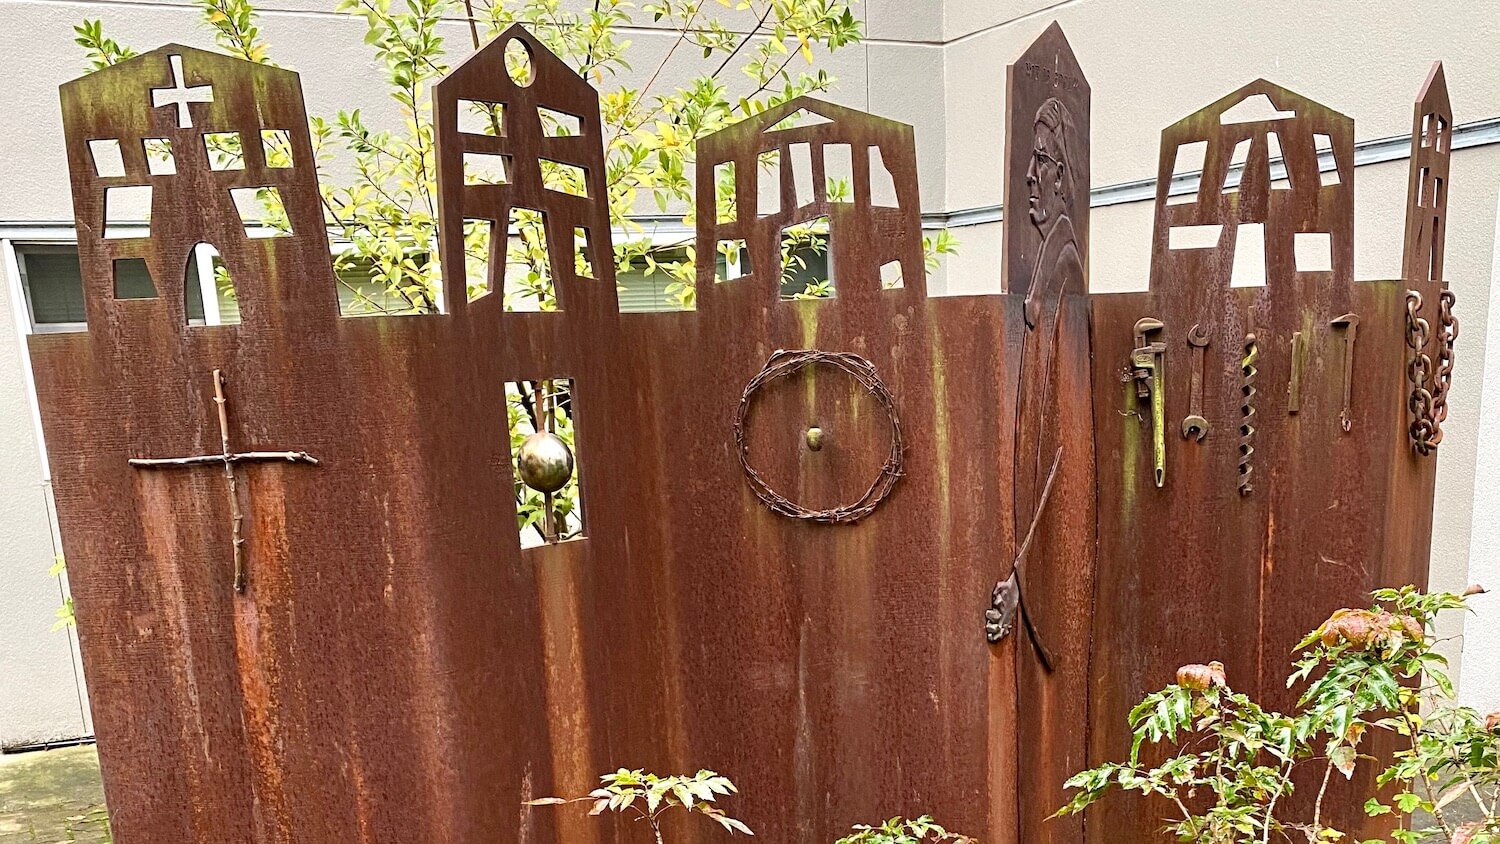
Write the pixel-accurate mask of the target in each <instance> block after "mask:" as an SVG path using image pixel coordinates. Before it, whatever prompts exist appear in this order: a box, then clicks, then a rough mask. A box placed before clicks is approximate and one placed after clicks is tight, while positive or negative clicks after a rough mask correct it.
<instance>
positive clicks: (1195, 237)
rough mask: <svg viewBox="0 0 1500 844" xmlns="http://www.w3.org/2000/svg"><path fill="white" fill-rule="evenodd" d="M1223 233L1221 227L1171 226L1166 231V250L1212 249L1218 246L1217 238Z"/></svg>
mask: <svg viewBox="0 0 1500 844" xmlns="http://www.w3.org/2000/svg"><path fill="white" fill-rule="evenodd" d="M1223 233H1224V227H1223V226H1221V225H1217V224H1216V225H1210V226H1172V227H1171V228H1169V229H1167V248H1168V249H1172V250H1178V249H1213V248H1214V247H1216V246H1218V245H1219V236H1220V235H1222V234H1223Z"/></svg>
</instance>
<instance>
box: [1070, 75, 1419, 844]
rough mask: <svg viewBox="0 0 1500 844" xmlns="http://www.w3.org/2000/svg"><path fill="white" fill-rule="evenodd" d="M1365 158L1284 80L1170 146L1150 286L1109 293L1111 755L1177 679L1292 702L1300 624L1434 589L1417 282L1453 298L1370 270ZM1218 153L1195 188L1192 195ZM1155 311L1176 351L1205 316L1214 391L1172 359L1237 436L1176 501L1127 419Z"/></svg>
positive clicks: (1172, 381)
mask: <svg viewBox="0 0 1500 844" xmlns="http://www.w3.org/2000/svg"><path fill="white" fill-rule="evenodd" d="M1437 78H1439V79H1440V78H1441V76H1440V75H1439V76H1438V77H1437ZM1421 143H1422V138H1421V137H1420V135H1418V136H1414V139H1413V149H1414V156H1415V155H1419V154H1420V144H1421ZM1353 153H1354V132H1353V122H1352V121H1351V120H1349V119H1348V118H1347V117H1344V116H1343V115H1340V114H1337V113H1335V112H1333V111H1332V110H1330V109H1329V108H1327V107H1326V106H1323V105H1320V104H1318V103H1315V102H1312V101H1310V100H1308V99H1306V98H1304V97H1300V96H1298V95H1296V94H1294V93H1292V92H1290V91H1287V90H1286V89H1284V88H1281V87H1279V86H1276V85H1274V84H1272V83H1270V82H1267V81H1264V80H1259V81H1256V82H1253V83H1251V84H1250V85H1247V86H1245V87H1244V88H1242V89H1240V90H1239V91H1236V92H1234V93H1233V94H1231V95H1229V96H1227V97H1225V98H1223V99H1221V100H1219V101H1217V102H1215V103H1213V104H1212V105H1210V106H1208V107H1207V108H1204V109H1203V110H1201V111H1199V112H1196V113H1194V114H1193V115H1191V116H1189V117H1187V118H1185V119H1184V120H1182V121H1180V122H1178V123H1176V124H1174V125H1173V126H1171V127H1169V128H1168V129H1167V130H1166V131H1165V132H1163V134H1162V148H1161V157H1160V167H1159V173H1158V181H1157V186H1158V188H1157V198H1156V228H1155V234H1154V248H1153V252H1152V262H1151V284H1150V291H1149V292H1146V293H1130V294H1115V295H1098V296H1094V297H1093V308H1094V337H1093V339H1094V346H1093V355H1094V383H1095V385H1096V387H1097V391H1096V394H1095V404H1094V418H1095V431H1096V440H1095V441H1096V443H1097V444H1098V449H1099V453H1098V467H1099V487H1098V491H1099V500H1098V511H1097V512H1098V522H1097V527H1098V538H1099V559H1100V560H1101V561H1103V560H1109V561H1112V562H1113V564H1112V565H1107V566H1106V565H1101V566H1100V568H1099V580H1098V589H1097V591H1096V595H1097V601H1096V604H1095V607H1096V611H1097V617H1096V621H1095V624H1094V627H1093V631H1094V639H1093V645H1094V653H1095V654H1096V655H1099V656H1104V655H1108V658H1096V659H1095V660H1094V661H1093V662H1092V664H1091V666H1090V674H1091V677H1092V681H1091V686H1090V689H1091V699H1090V703H1089V722H1090V736H1089V744H1090V757H1091V761H1092V762H1094V763H1099V762H1103V761H1105V760H1107V759H1118V758H1121V756H1122V754H1124V753H1126V752H1128V750H1129V744H1130V742H1129V733H1128V730H1127V729H1126V727H1125V724H1124V721H1123V720H1122V719H1121V718H1120V713H1122V712H1126V711H1128V709H1129V707H1130V706H1131V704H1132V703H1133V702H1135V701H1138V700H1139V699H1140V697H1141V696H1142V695H1143V694H1144V693H1146V692H1148V691H1150V690H1152V689H1156V688H1160V687H1161V686H1162V685H1163V683H1164V682H1165V681H1166V680H1167V679H1168V678H1170V677H1171V672H1172V671H1173V670H1174V669H1175V667H1177V666H1179V665H1183V664H1187V663H1195V662H1202V661H1203V660H1205V659H1208V658H1217V659H1219V660H1221V661H1222V662H1223V663H1224V665H1225V670H1226V671H1227V673H1228V676H1229V680H1230V682H1231V683H1232V684H1233V686H1234V688H1235V689H1237V690H1241V691H1245V692H1248V693H1250V694H1252V695H1254V696H1255V697H1256V698H1257V699H1258V700H1261V701H1263V702H1267V703H1269V704H1270V705H1272V706H1275V707H1278V708H1289V707H1290V706H1292V705H1293V704H1294V703H1295V700H1294V695H1295V692H1293V691H1288V690H1287V689H1286V688H1285V682H1284V681H1285V667H1284V666H1285V664H1286V654H1288V653H1290V652H1291V651H1292V648H1293V646H1294V645H1295V644H1296V641H1297V636H1298V634H1299V632H1300V631H1305V630H1310V629H1312V628H1313V627H1315V626H1316V625H1317V624H1318V623H1319V622H1320V621H1321V620H1322V619H1323V618H1325V617H1326V616H1327V615H1328V613H1329V611H1330V610H1331V609H1333V608H1336V607H1340V606H1359V605H1361V604H1363V603H1364V602H1365V601H1367V599H1368V593H1369V590H1370V589H1372V588H1374V587H1377V586H1383V585H1390V584H1406V583H1415V584H1419V585H1421V584H1425V582H1426V578H1427V553H1428V543H1429V535H1430V530H1431V514H1432V481H1433V475H1432V466H1431V464H1430V462H1429V461H1421V460H1420V459H1419V458H1418V457H1417V456H1416V455H1415V454H1413V452H1412V449H1411V448H1409V447H1407V444H1406V443H1407V439H1408V436H1407V429H1406V424H1405V422H1401V423H1400V424H1395V423H1396V422H1397V421H1398V420H1400V419H1401V416H1400V415H1398V411H1397V408H1404V407H1405V406H1406V403H1407V394H1408V391H1407V382H1406V373H1407V365H1406V364H1407V354H1406V352H1407V346H1406V342H1405V334H1406V322H1405V319H1404V316H1403V315H1404V313H1405V309H1404V308H1403V302H1404V300H1405V297H1406V291H1407V290H1408V289H1415V290H1417V291H1418V292H1421V293H1423V294H1425V295H1427V296H1429V297H1430V296H1432V295H1435V294H1436V290H1437V288H1438V287H1439V282H1438V281H1436V280H1434V279H1431V278H1429V277H1427V276H1419V277H1408V278H1405V279H1403V280H1400V281H1373V282H1355V281H1354V278H1353V248H1354V236H1353V224H1354V214H1353V200H1354V192H1353V185H1352V177H1353V163H1354V162H1353ZM1200 160H1201V162H1202V164H1201V172H1200V173H1197V174H1196V175H1197V176H1198V186H1197V190H1196V192H1194V193H1192V194H1190V195H1186V196H1183V195H1173V194H1171V193H1170V189H1171V187H1172V185H1173V184H1174V179H1175V180H1176V183H1178V184H1180V183H1181V182H1182V181H1183V180H1190V179H1191V178H1192V177H1193V176H1194V175H1195V173H1194V168H1195V167H1197V166H1198V165H1197V163H1196V162H1197V161H1200ZM1184 161H1188V162H1189V163H1187V164H1186V166H1184V163H1183V162H1184ZM1414 162H1415V159H1414ZM1413 166H1414V167H1415V166H1417V165H1416V164H1415V163H1414V165H1413ZM1414 172H1415V171H1414ZM1416 184H1417V183H1416V181H1415V180H1414V182H1413V185H1414V190H1416V187H1415V185H1416ZM1437 228H1440V225H1439V226H1438V227H1437ZM1427 231H1428V232H1429V233H1430V232H1432V231H1434V229H1433V227H1432V226H1430V225H1429V227H1428V229H1427ZM1436 251H1437V254H1439V255H1440V254H1441V237H1440V236H1439V237H1438V238H1437V243H1436ZM1413 263H1415V264H1420V263H1421V262H1420V261H1415V262H1414V261H1413V260H1412V259H1410V257H1409V259H1408V264H1409V265H1410V264H1413ZM1262 279H1263V285H1256V284H1255V282H1256V281H1260V280H1262ZM1146 314H1150V315H1151V316H1152V317H1155V318H1157V319H1159V320H1160V321H1161V323H1163V324H1164V325H1165V326H1166V330H1165V336H1164V338H1163V340H1164V343H1165V346H1166V348H1167V350H1168V352H1167V354H1168V357H1169V358H1171V359H1172V360H1182V359H1183V358H1181V357H1177V356H1181V355H1186V354H1187V352H1188V346H1187V344H1186V343H1185V342H1184V341H1185V339H1186V337H1185V335H1186V333H1187V331H1188V329H1189V328H1190V327H1191V326H1193V325H1194V324H1195V323H1200V324H1202V325H1203V326H1204V327H1205V328H1206V329H1207V330H1208V333H1209V336H1210V338H1211V339H1210V344H1209V345H1208V346H1207V347H1206V348H1205V349H1203V353H1204V356H1205V363H1204V366H1203V380H1202V382H1200V383H1198V384H1196V385H1195V384H1194V383H1193V382H1192V380H1191V375H1190V372H1189V367H1188V366H1176V365H1173V364H1172V363H1171V362H1170V361H1169V363H1168V365H1167V367H1166V375H1165V378H1164V379H1163V381H1162V383H1161V384H1160V386H1161V388H1162V389H1164V390H1165V395H1166V404H1167V407H1168V408H1169V410H1170V409H1171V408H1173V407H1174V406H1175V407H1179V408H1180V407H1184V406H1188V405H1189V402H1190V401H1191V399H1192V396H1193V395H1194V394H1195V391H1196V390H1197V389H1199V388H1201V389H1202V390H1203V395H1202V405H1201V407H1202V410H1201V414H1202V416H1203V417H1204V419H1205V421H1206V424H1208V425H1211V426H1213V427H1214V428H1217V429H1224V430H1232V431H1237V432H1238V437H1214V436H1211V437H1208V438H1207V439H1205V440H1204V441H1202V442H1201V443H1200V442H1192V441H1187V440H1179V439H1175V438H1172V439H1171V440H1170V441H1169V442H1168V443H1167V462H1168V463H1169V465H1170V466H1171V472H1170V474H1169V476H1168V478H1167V482H1166V484H1165V485H1164V486H1163V487H1162V488H1160V489H1158V488H1156V487H1155V485H1154V484H1152V483H1151V481H1150V474H1151V464H1152V460H1151V457H1150V453H1149V452H1150V449H1149V448H1148V446H1147V445H1146V443H1147V430H1146V425H1145V423H1144V421H1142V420H1141V419H1139V417H1137V416H1135V415H1127V414H1134V413H1135V411H1136V407H1137V399H1136V395H1135V391H1134V389H1133V388H1132V387H1131V385H1129V384H1124V385H1121V384H1120V382H1119V377H1118V373H1119V372H1120V371H1121V369H1122V367H1124V366H1126V365H1127V363H1128V361H1130V360H1131V355H1132V350H1133V349H1134V348H1136V347H1137V346H1138V345H1139V343H1138V342H1137V341H1136V340H1135V337H1134V332H1133V331H1132V326H1133V325H1134V323H1135V321H1136V320H1138V319H1140V318H1141V316H1143V315H1146ZM1374 315H1380V316H1378V317H1377V316H1374ZM1356 322H1357V323H1358V341H1357V343H1356V342H1355V335H1354V330H1355V328H1354V326H1355V323H1356ZM1293 341H1296V345H1295V346H1294V342H1293ZM1298 348H1300V349H1301V350H1302V351H1301V353H1300V354H1298V353H1297V352H1296V351H1295V350H1296V349H1298ZM1294 382H1295V389H1291V387H1292V385H1293V383H1294ZM1351 384H1352V385H1353V390H1352V392H1351V391H1350V389H1349V385H1351ZM1147 641H1149V642H1150V645H1149V647H1146V646H1144V643H1145V642H1147ZM1360 776H1363V775H1356V779H1359V777H1360ZM1361 784H1363V783H1356V784H1350V783H1344V782H1339V783H1335V784H1333V785H1331V786H1330V792H1331V793H1332V792H1334V791H1337V792H1338V793H1339V794H1346V793H1348V794H1352V793H1354V792H1353V789H1354V788H1356V787H1359V786H1360V785H1361ZM1345 789H1349V791H1344V790H1345ZM1303 792H1307V793H1306V794H1304V793H1303ZM1314 792H1316V785H1315V784H1314V785H1311V786H1309V787H1306V788H1301V789H1299V791H1298V793H1299V797H1298V799H1310V798H1309V795H1310V794H1311V793H1314ZM1326 805H1333V806H1340V807H1345V808H1347V811H1346V813H1345V814H1343V815H1341V816H1340V817H1339V818H1338V820H1337V821H1330V823H1333V824H1334V825H1336V826H1338V827H1339V828H1340V829H1345V830H1347V831H1349V832H1350V834H1351V836H1353V837H1356V838H1358V837H1367V836H1368V835H1376V834H1379V831H1380V823H1379V821H1378V820H1372V819H1368V818H1363V817H1361V813H1360V812H1359V811H1358V807H1357V806H1355V805H1353V803H1352V802H1351V800H1347V799H1344V798H1343V797H1339V796H1334V797H1330V798H1329V800H1328V803H1327V804H1326ZM1163 811H1165V810H1163ZM1163 811H1158V807H1156V806H1151V805H1143V804H1140V803H1135V804H1131V803H1127V802H1124V801H1120V802H1111V801H1106V802H1105V803H1104V804H1103V805H1101V806H1100V807H1099V808H1098V811H1097V812H1095V813H1094V814H1093V815H1091V816H1090V818H1089V820H1088V826H1087V839H1088V840H1089V841H1094V842H1100V844H1104V842H1115V841H1136V840H1148V838H1149V836H1150V835H1152V834H1153V833H1154V831H1155V830H1156V829H1157V827H1158V826H1159V820H1158V819H1159V818H1160V817H1162V815H1163Z"/></svg>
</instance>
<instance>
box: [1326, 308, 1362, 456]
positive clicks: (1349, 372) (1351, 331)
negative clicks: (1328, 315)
mask: <svg viewBox="0 0 1500 844" xmlns="http://www.w3.org/2000/svg"><path fill="white" fill-rule="evenodd" d="M1328 324H1329V325H1330V326H1332V327H1333V328H1342V329H1344V409H1343V411H1342V412H1340V413H1339V424H1340V425H1342V426H1343V428H1344V432H1345V433H1348V432H1349V431H1351V430H1353V429H1354V413H1353V411H1352V410H1351V408H1350V405H1349V390H1350V388H1351V386H1352V385H1353V383H1354V338H1355V336H1356V332H1358V331H1359V316H1358V315H1357V314H1344V315H1343V316H1341V317H1336V318H1335V319H1333V320H1332V321H1331V322H1329V323H1328Z"/></svg>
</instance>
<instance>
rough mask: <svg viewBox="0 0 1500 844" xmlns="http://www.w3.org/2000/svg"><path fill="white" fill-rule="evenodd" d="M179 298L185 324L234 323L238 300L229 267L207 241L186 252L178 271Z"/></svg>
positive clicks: (236, 317)
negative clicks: (184, 261) (184, 260)
mask: <svg viewBox="0 0 1500 844" xmlns="http://www.w3.org/2000/svg"><path fill="white" fill-rule="evenodd" d="M182 301H183V305H184V306H185V310H186V311H187V324H188V325H238V324H239V322H240V300H239V296H238V295H237V293H236V292H235V289H234V279H233V278H231V277H230V275H229V268H228V267H226V266H225V265H224V261H223V259H222V258H221V257H220V256H219V250H218V249H216V248H214V246H213V244H211V243H198V244H197V245H195V246H194V247H193V250H192V251H191V252H189V253H188V259H187V267H186V269H185V270H184V271H183V274H182Z"/></svg>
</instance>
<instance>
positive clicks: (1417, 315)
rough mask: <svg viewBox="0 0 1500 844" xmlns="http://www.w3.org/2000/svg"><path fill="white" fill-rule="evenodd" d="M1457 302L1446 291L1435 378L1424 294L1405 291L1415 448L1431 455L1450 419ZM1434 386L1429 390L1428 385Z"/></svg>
mask: <svg viewBox="0 0 1500 844" xmlns="http://www.w3.org/2000/svg"><path fill="white" fill-rule="evenodd" d="M1456 301H1457V297H1456V296H1454V294H1453V291H1451V290H1444V291H1443V292H1442V294H1441V296H1440V297H1439V299H1438V363H1437V373H1436V377H1435V378H1434V374H1433V368H1432V357H1431V355H1428V354H1427V351H1426V349H1427V341H1428V339H1429V338H1430V336H1431V327H1430V326H1429V324H1428V322H1427V320H1426V319H1423V318H1422V316H1421V311H1422V294H1421V293H1419V292H1417V291H1415V290H1408V291H1406V346H1407V349H1409V350H1410V353H1411V355H1410V360H1409V361H1408V362H1407V366H1406V378H1407V380H1408V381H1409V382H1411V398H1410V399H1409V400H1408V402H1407V408H1408V409H1409V410H1410V411H1411V419H1412V421H1411V442H1412V448H1414V449H1416V452H1417V453H1418V454H1421V455H1424V456H1425V455H1428V454H1431V453H1432V452H1433V450H1435V449H1436V448H1437V447H1438V445H1439V444H1440V443H1442V441H1443V422H1444V420H1446V419H1447V418H1448V388H1449V387H1450V386H1451V385H1452V383H1453V347H1454V344H1455V342H1456V341H1457V340H1458V318H1457V317H1455V316H1454V315H1453V304H1454V302H1456ZM1429 383H1430V384H1432V387H1431V388H1430V389H1429V387H1428V384H1429Z"/></svg>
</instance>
